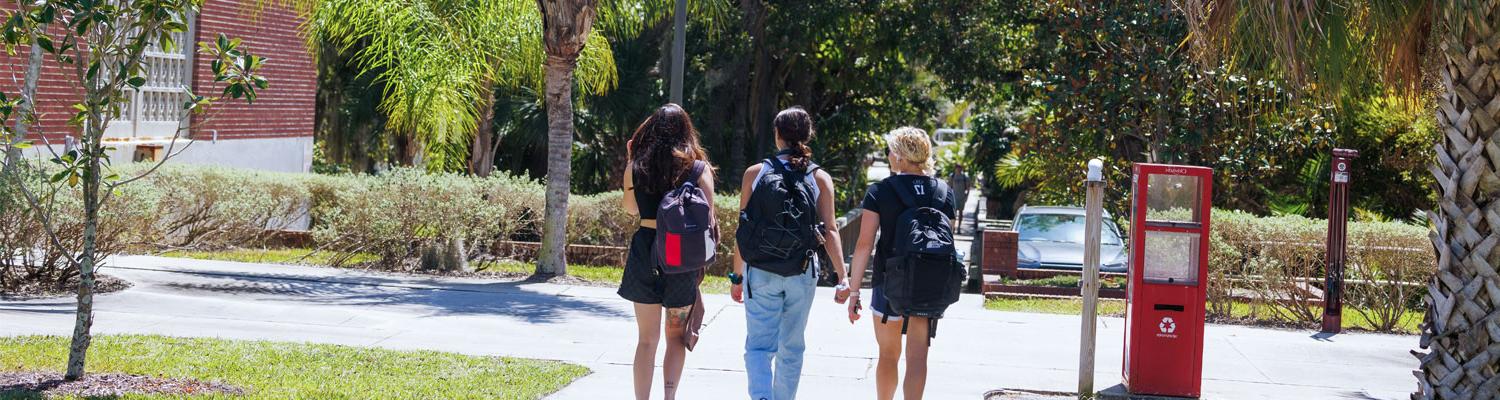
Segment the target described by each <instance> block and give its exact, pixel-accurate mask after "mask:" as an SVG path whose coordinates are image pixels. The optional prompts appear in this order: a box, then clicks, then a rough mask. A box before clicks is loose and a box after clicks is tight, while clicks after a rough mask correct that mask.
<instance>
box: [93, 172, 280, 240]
mask: <svg viewBox="0 0 1500 400" xmlns="http://www.w3.org/2000/svg"><path fill="white" fill-rule="evenodd" d="M138 168H139V167H136V168H128V169H131V170H134V169H138ZM129 172H134V173H138V172H139V171H127V173H129ZM305 181H306V178H305V177H303V176H295V175H291V176H289V175H287V174H278V173H269V172H260V171H249V170H236V169H229V168H222V167H203V166H188V165H175V164H169V165H165V166H163V167H162V168H161V169H160V170H158V171H157V172H156V173H155V174H153V175H152V176H151V177H150V178H149V180H148V181H146V182H142V183H141V184H137V185H132V186H127V188H128V189H130V190H131V191H132V192H139V197H137V198H134V199H131V200H129V202H122V203H124V204H122V206H124V207H125V208H135V209H146V210H154V211H158V213H156V214H155V215H156V219H155V221H154V223H155V224H154V226H151V227H149V229H153V230H154V231H153V232H139V233H140V236H141V237H142V238H149V239H150V240H151V241H153V242H154V243H153V244H157V245H164V246H172V247H200V248H201V247H207V248H225V247H262V246H265V245H266V241H267V240H268V239H270V233H271V232H273V231H275V230H285V229H290V228H293V227H295V226H296V224H298V223H299V222H302V221H305V220H306V218H307V209H308V207H307V204H308V203H307V202H308V196H309V194H308V189H307V185H306V182H305ZM131 203H134V204H131ZM143 228H147V227H143Z"/></svg>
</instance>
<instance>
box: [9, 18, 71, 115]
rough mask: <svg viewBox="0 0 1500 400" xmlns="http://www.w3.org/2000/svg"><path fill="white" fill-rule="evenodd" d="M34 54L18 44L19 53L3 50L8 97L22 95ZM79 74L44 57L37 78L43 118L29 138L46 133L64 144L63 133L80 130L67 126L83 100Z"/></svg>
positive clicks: (38, 100)
mask: <svg viewBox="0 0 1500 400" xmlns="http://www.w3.org/2000/svg"><path fill="white" fill-rule="evenodd" d="M14 9H15V2H9V1H7V2H3V3H0V10H5V12H7V13H8V12H10V11H12V10H14ZM0 14H4V13H0ZM30 53H31V46H21V47H17V48H16V54H15V55H10V54H7V53H5V52H4V51H0V92H5V95H6V96H7V97H8V98H11V99H15V98H19V97H21V87H22V86H24V85H25V83H26V64H27V61H28V58H29V57H30ZM75 73H76V71H75V70H74V69H73V68H71V67H69V68H64V67H63V65H62V64H60V63H58V62H56V61H54V60H52V57H51V56H47V55H44V56H43V63H42V77H41V79H39V80H37V95H36V99H37V108H36V111H37V114H38V116H39V117H40V120H39V121H37V123H36V124H35V125H33V126H32V128H31V132H32V134H31V135H30V136H28V137H29V138H31V139H37V136H36V135H37V134H44V135H46V137H47V139H48V140H50V141H53V143H58V144H60V143H62V142H61V140H62V137H63V136H65V135H73V134H76V133H77V132H78V128H76V127H71V126H67V122H68V119H69V118H72V116H73V114H74V113H75V111H73V104H76V103H78V102H79V101H81V100H82V95H81V94H80V93H81V88H80V86H79V85H77V84H75V83H74V82H76V81H77V79H74V77H75V76H76V75H75ZM11 123H12V124H13V123H14V120H12V121H11Z"/></svg>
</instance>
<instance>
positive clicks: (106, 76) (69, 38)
mask: <svg viewBox="0 0 1500 400" xmlns="http://www.w3.org/2000/svg"><path fill="white" fill-rule="evenodd" d="M16 3H17V4H16V5H17V8H16V11H14V12H10V13H8V14H7V15H6V16H5V17H6V18H5V24H4V26H3V37H4V39H5V48H6V51H7V52H9V53H11V54H15V52H16V48H17V47H20V46H30V47H31V48H32V49H33V52H35V50H40V51H42V52H43V53H44V54H43V55H44V56H45V57H46V58H48V59H50V60H53V61H55V62H56V63H57V64H58V65H60V66H61V67H62V69H63V70H64V73H65V74H67V75H70V76H69V80H70V81H71V83H73V84H74V85H75V86H76V88H77V91H76V92H75V93H76V94H78V95H80V96H79V97H78V99H79V100H78V102H77V103H75V104H73V111H74V114H73V115H72V117H71V118H70V119H69V120H68V126H69V129H68V131H67V132H56V133H65V134H67V136H68V137H69V138H72V139H70V140H69V142H73V141H76V145H73V144H71V143H70V144H69V145H68V146H66V147H64V148H63V149H61V150H59V149H58V148H57V146H55V145H54V144H52V143H47V142H45V141H43V144H48V145H46V146H39V149H38V150H37V152H38V153H40V154H44V155H50V157H49V158H50V159H51V161H52V162H53V163H54V164H56V165H55V166H54V167H53V168H52V169H50V170H48V175H47V176H48V177H49V179H47V181H48V184H49V186H50V187H49V188H47V189H45V190H51V191H52V192H53V193H54V194H55V193H57V192H59V191H64V192H66V193H76V195H77V196H79V197H80V199H79V200H81V203H82V205H83V237H82V240H81V241H77V242H72V241H69V242H68V243H70V244H71V243H78V244H77V245H76V246H73V247H71V248H70V247H67V246H65V243H64V240H62V238H61V237H60V236H59V232H58V230H57V228H56V224H55V223H54V222H55V220H56V218H54V216H55V215H54V214H53V213H54V212H57V211H55V210H54V209H53V208H52V207H48V206H46V205H44V204H43V203H42V200H41V199H42V198H43V196H41V195H48V194H47V193H37V190H38V189H36V187H34V186H28V185H27V184H25V182H23V181H22V178H21V175H20V174H19V173H17V172H16V171H17V170H20V169H22V168H16V166H15V165H13V164H16V163H19V162H22V161H21V158H20V157H6V161H5V162H6V165H5V169H4V170H5V171H7V173H6V174H5V175H6V176H5V179H6V180H9V181H10V183H13V185H12V186H13V187H16V188H17V189H18V191H19V192H20V194H21V195H22V197H24V199H25V201H26V204H27V206H28V207H30V211H31V214H32V215H34V216H35V217H36V218H38V219H39V220H40V221H39V222H40V223H41V225H42V226H43V227H44V229H45V230H46V235H47V237H48V243H50V245H51V246H53V247H55V250H56V251H57V252H58V253H60V254H63V257H64V258H65V260H64V262H66V263H67V264H68V265H69V266H70V267H74V268H76V269H77V271H78V309H77V320H76V323H75V326H74V331H73V340H72V345H71V346H70V348H69V353H68V370H67V374H66V378H67V379H68V380H76V379H78V378H80V377H82V376H83V374H84V365H85V360H86V356H87V353H88V348H89V341H90V335H89V330H90V328H91V327H92V325H93V319H94V313H93V299H94V287H95V269H96V267H97V266H98V265H99V261H100V260H101V259H103V258H104V256H106V255H107V254H101V253H102V252H101V251H99V249H100V243H99V242H98V239H99V238H98V233H99V213H100V210H101V209H102V208H104V207H105V206H106V205H107V204H108V203H109V200H110V196H111V195H113V194H114V193H116V191H117V190H118V189H119V188H120V187H121V186H123V185H126V184H129V183H131V182H133V181H136V180H139V179H141V178H143V177H145V176H146V175H148V174H150V173H151V172H153V171H155V170H156V169H155V168H150V169H147V170H145V172H143V173H140V174H139V175H135V176H128V177H121V176H119V175H117V174H115V173H113V172H111V168H110V159H109V152H110V151H111V150H114V149H113V148H110V147H109V146H108V145H107V144H106V143H104V141H103V139H104V130H105V127H107V126H109V124H110V122H111V121H113V120H115V119H116V118H119V117H120V115H121V114H122V113H123V112H124V111H125V110H126V109H127V107H128V106H129V100H130V97H131V94H132V93H133V91H135V90H138V89H140V88H141V86H143V85H145V84H146V82H147V81H148V78H150V76H149V75H148V72H149V70H148V68H147V65H145V64H144V63H143V62H142V60H143V58H144V55H145V53H146V52H147V51H148V50H149V49H153V48H156V49H161V50H163V51H168V52H170V51H174V49H176V48H177V46H183V45H192V44H191V43H185V44H184V43H177V42H176V40H175V39H174V34H179V33H183V32H188V20H187V17H188V16H190V15H193V14H195V13H197V12H198V9H199V7H200V6H201V5H202V3H203V0H18V1H17V2H16ZM239 45H240V42H239V40H237V39H230V38H227V37H225V36H223V35H220V36H219V37H218V40H215V41H213V42H204V43H199V44H198V48H199V52H200V53H202V54H203V55H204V56H205V57H206V58H207V59H209V60H210V64H211V66H212V68H211V70H212V73H213V76H214V80H215V81H216V82H218V83H219V84H222V85H224V89H223V92H222V97H229V98H234V99H244V100H245V101H247V102H254V101H255V97H256V91H257V90H259V89H264V88H266V85H267V82H266V79H265V78H264V77H261V76H259V75H257V74H256V71H257V70H258V69H259V68H260V66H261V65H262V63H264V61H265V59H264V58H261V57H256V56H253V55H249V54H246V53H244V52H242V51H240V50H239ZM31 58H32V59H33V60H37V61H34V62H33V64H32V67H31V68H28V70H27V74H28V75H29V76H28V77H27V81H28V82H34V81H35V79H37V78H36V77H35V76H34V75H36V74H38V73H39V72H40V68H39V66H38V65H37V64H39V63H40V58H39V57H35V56H34V57H31ZM27 86H28V88H29V89H23V93H22V95H21V96H13V95H7V94H5V93H3V92H0V146H3V148H0V149H3V150H4V152H5V153H6V154H7V155H11V154H16V153H18V150H21V149H25V148H28V147H31V146H32V144H33V143H35V142H34V141H32V140H28V138H26V137H22V136H21V134H19V133H18V132H26V131H28V130H29V131H30V134H31V135H32V136H34V137H38V138H45V136H42V134H46V133H48V132H41V131H40V130H38V129H31V128H35V127H34V126H32V125H33V124H32V122H33V121H35V120H36V115H35V112H34V111H33V109H32V107H30V104H33V103H35V101H34V100H35V99H33V98H31V97H33V96H35V89H34V87H35V85H34V84H30V85H27ZM183 91H184V92H185V94H186V99H187V100H186V101H185V102H184V103H183V104H182V109H183V111H184V112H183V113H182V115H183V118H188V115H190V114H201V113H204V112H205V111H206V110H208V106H209V105H210V104H212V103H213V102H214V101H216V100H219V97H209V96H202V95H198V94H196V93H193V92H192V91H191V89H189V88H184V89H183ZM28 92H29V93H28ZM12 120H14V121H15V122H16V124H15V125H14V127H8V125H9V124H8V123H9V122H11V121H12ZM199 120H200V121H202V120H207V118H199ZM185 125H186V124H184V126H185ZM182 132H183V130H181V129H179V130H178V131H177V134H176V135H174V137H173V139H172V140H171V145H170V146H169V147H168V149H167V151H166V155H165V156H164V157H162V158H161V160H159V161H158V162H157V166H160V165H161V163H163V162H166V161H167V160H169V159H171V158H172V157H173V156H175V155H176V154H179V153H181V152H182V151H183V150H186V149H187V147H188V146H191V142H187V143H186V144H183V145H181V146H179V145H178V143H179V140H177V139H178V137H179V136H180V135H181V133H182Z"/></svg>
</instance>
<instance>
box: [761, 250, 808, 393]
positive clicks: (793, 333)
mask: <svg viewBox="0 0 1500 400" xmlns="http://www.w3.org/2000/svg"><path fill="white" fill-rule="evenodd" d="M817 273H818V268H817V267H816V266H813V267H812V268H808V269H807V272H806V273H803V274H801V275H797V276H781V275H777V274H775V273H771V272H766V271H763V270H758V269H755V268H754V267H753V266H752V267H751V268H746V271H745V275H746V276H745V285H746V293H749V295H750V298H748V299H745V325H746V327H747V329H746V330H747V332H745V371H746V375H748V376H749V378H750V398H751V399H753V400H792V399H795V398H797V382H798V381H799V380H801V379H802V352H803V351H805V350H807V343H806V342H805V341H804V340H803V335H802V334H803V332H805V331H806V330H807V314H808V311H810V310H812V301H813V294H814V293H816V290H817V283H818V278H817ZM773 361H774V362H775V365H776V367H775V370H774V371H773V370H772V367H771V364H772V362H773Z"/></svg>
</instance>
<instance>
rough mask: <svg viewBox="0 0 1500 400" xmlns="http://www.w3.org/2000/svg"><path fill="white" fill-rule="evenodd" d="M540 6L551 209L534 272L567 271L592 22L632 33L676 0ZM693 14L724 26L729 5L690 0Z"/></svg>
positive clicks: (552, 1) (556, 1)
mask: <svg viewBox="0 0 1500 400" xmlns="http://www.w3.org/2000/svg"><path fill="white" fill-rule="evenodd" d="M537 4H538V5H539V6H540V7H541V9H542V18H543V22H542V26H543V31H544V32H543V36H542V37H543V42H545V44H546V50H547V62H546V64H545V66H544V68H545V69H546V86H545V87H546V90H545V94H544V96H543V97H544V98H545V99H546V105H547V121H548V123H547V126H548V129H547V209H546V212H545V213H544V214H543V215H544V216H545V219H544V221H545V222H544V223H543V226H542V248H541V251H540V252H539V254H538V255H537V268H536V274H537V275H542V276H552V275H566V274H567V273H568V265H567V259H566V257H565V254H566V250H567V243H566V240H567V233H566V231H565V230H566V228H567V218H568V195H569V194H570V188H571V187H572V185H571V182H572V176H573V165H572V160H573V93H572V87H573V75H574V74H573V71H574V69H575V66H577V65H579V61H578V60H579V54H580V53H583V54H587V53H588V52H589V51H590V49H592V48H594V46H596V45H595V44H594V43H593V42H591V41H588V42H586V41H584V40H583V39H584V38H585V37H588V36H589V35H591V34H594V33H592V32H594V31H593V28H594V22H595V19H596V18H597V19H598V20H599V25H600V26H599V28H600V30H604V31H607V32H611V33H612V34H614V35H633V34H635V33H638V32H640V30H641V29H642V28H643V27H644V26H646V25H649V24H654V23H660V22H661V21H662V20H664V19H665V18H666V17H667V16H671V15H672V14H671V12H672V11H671V10H673V6H674V5H675V2H674V0H612V1H611V0H606V1H605V2H604V3H603V4H601V3H600V1H599V0H537ZM687 5H688V7H689V9H690V11H689V12H690V13H692V14H695V15H702V16H704V17H705V18H704V19H706V20H707V22H708V23H709V25H710V27H711V28H715V29H710V32H714V31H716V29H717V28H720V27H722V25H721V24H722V23H723V22H724V21H726V20H727V18H725V16H726V14H727V12H728V9H729V4H728V3H727V2H726V1H723V0H695V1H689V2H688V4H687Z"/></svg>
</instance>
